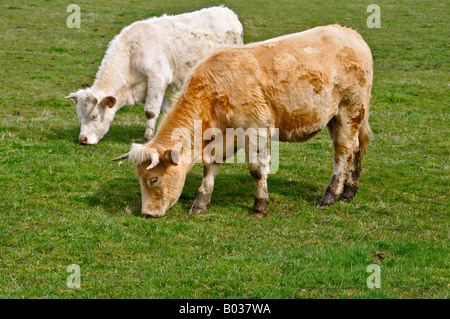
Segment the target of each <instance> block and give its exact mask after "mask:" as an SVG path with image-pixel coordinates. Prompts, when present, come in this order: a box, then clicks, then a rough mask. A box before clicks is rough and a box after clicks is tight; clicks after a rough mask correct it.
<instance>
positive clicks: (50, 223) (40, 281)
mask: <svg viewBox="0 0 450 319" xmlns="http://www.w3.org/2000/svg"><path fill="white" fill-rule="evenodd" d="M72 2H73V1H70V2H67V1H63V2H61V1H45V2H44V1H33V0H21V1H7V2H3V3H2V4H0V43H1V45H0V186H1V191H0V212H1V214H0V252H1V259H0V297H2V298H448V294H449V258H448V256H449V249H448V239H449V237H448V236H449V235H448V234H449V229H448V222H449V209H448V206H449V203H448V201H449V197H448V194H449V191H450V189H449V123H448V115H449V88H450V87H449V86H450V80H449V55H448V52H449V43H448V38H449V32H448V30H449V29H450V28H449V23H448V16H449V14H450V5H449V4H448V2H445V1H443V2H439V1H425V2H424V1H379V2H377V4H378V5H379V6H380V8H381V28H380V29H369V28H368V27H367V26H366V19H367V17H368V15H369V13H366V8H367V6H368V5H369V4H371V3H372V1H366V2H364V1H363V2H361V1H345V2H343V1H318V2H311V1H306V0H305V1H273V0H271V1H268V0H267V1H237V0H233V1H231V0H226V1H220V2H216V1H196V0H191V1H175V0H165V1H141V0H135V1H133V0H131V1H126V2H123V1H96V2H95V4H94V2H92V3H91V2H89V1H78V2H77V4H79V5H80V7H81V17H82V21H81V28H80V29H69V28H68V27H67V26H66V19H67V17H68V15H69V14H70V13H67V12H66V8H67V6H68V5H69V4H70V3H72ZM220 3H224V4H225V5H227V6H228V7H230V8H231V9H233V10H234V11H235V12H236V13H237V14H238V15H239V17H240V19H241V22H242V24H243V26H244V32H245V42H246V43H248V42H253V41H259V40H264V39H268V38H272V37H275V36H278V35H282V34H287V33H293V32H298V31H301V30H305V29H308V28H311V27H314V26H318V25H326V24H332V23H339V24H341V25H346V26H349V27H352V28H354V29H356V30H357V31H358V32H360V33H361V34H362V36H363V37H364V38H365V40H366V41H367V43H368V44H369V46H370V47H371V48H372V52H373V56H374V71H375V77H374V87H373V92H372V93H373V94H372V107H371V117H370V123H371V126H372V130H373V131H374V138H373V140H372V142H371V145H370V147H369V152H368V154H367V156H366V157H365V159H364V169H363V173H362V179H361V185H360V189H361V190H360V192H359V193H358V194H357V196H356V198H355V200H354V201H353V202H352V203H348V204H342V203H338V204H336V205H335V206H332V207H329V208H326V209H318V208H316V204H317V202H318V201H319V200H320V197H321V195H322V194H323V192H324V190H325V188H326V186H327V184H328V182H329V179H330V177H331V172H332V158H333V148H332V144H331V141H330V139H329V137H328V135H327V132H326V131H324V132H321V133H320V134H319V135H318V136H317V137H315V138H314V139H312V140H310V141H309V142H307V143H302V144H295V143H291V144H288V143H282V144H281V145H280V169H279V171H278V172H277V174H275V175H270V177H269V182H268V184H269V192H270V199H271V203H270V207H269V216H268V217H267V218H264V219H254V218H252V217H251V216H250V214H249V211H250V208H251V207H252V203H253V181H252V179H251V177H250V175H249V173H248V172H247V168H246V165H245V164H225V165H223V167H222V169H221V172H220V174H219V176H218V177H217V181H216V188H215V191H214V194H213V198H212V202H211V205H210V208H209V211H208V213H207V214H206V215H201V216H192V215H188V214H187V211H188V209H189V207H190V205H191V204H192V202H193V200H194V198H195V196H196V191H197V188H198V186H199V185H200V181H201V175H202V174H201V172H202V168H201V166H200V165H197V166H195V167H194V169H193V170H192V172H191V173H189V175H188V177H187V181H186V185H185V188H184V190H183V193H182V195H181V198H180V200H179V202H178V203H177V204H176V205H175V206H174V207H173V208H172V209H171V210H170V211H169V212H168V213H167V214H166V216H165V217H164V218H161V219H152V220H147V219H144V218H142V217H141V216H140V215H141V213H140V188H139V184H138V182H137V180H136V179H135V178H134V168H133V165H132V163H129V162H125V163H124V165H123V166H118V165H117V163H115V162H111V159H112V158H113V157H115V156H117V155H120V154H122V153H125V152H127V151H128V150H129V147H130V145H131V143H132V142H140V141H141V139H142V136H143V133H144V128H145V121H144V115H143V109H142V106H139V105H138V106H134V107H125V108H123V109H121V110H120V111H119V112H118V114H117V116H116V119H115V121H114V122H113V125H112V127H111V130H110V131H109V133H108V134H107V135H106V136H105V138H104V139H103V140H102V141H101V142H100V143H99V144H98V145H96V146H81V145H78V144H77V137H78V133H79V123H78V120H77V117H76V112H75V108H74V106H73V105H71V104H70V103H69V102H68V101H67V100H65V99H64V96H66V95H67V94H68V93H70V92H73V91H75V90H77V89H79V88H81V87H83V86H86V85H92V83H93V80H94V78H95V74H96V71H97V69H98V67H99V65H100V62H101V60H102V58H103V55H104V52H105V50H106V48H107V44H108V42H109V41H110V40H111V39H112V38H113V36H114V35H116V34H117V33H118V32H120V30H121V29H122V28H123V27H124V26H126V25H128V24H130V23H132V22H133V21H136V20H140V19H144V18H147V17H149V16H159V15H161V14H163V13H169V14H178V13H182V12H189V11H194V10H197V9H200V8H202V7H209V6H212V5H218V4H220ZM71 264H77V265H79V266H80V269H81V287H80V288H79V289H71V288H68V287H67V285H66V281H67V277H68V276H69V275H70V273H68V272H67V266H69V265H71ZM371 264H377V265H379V266H380V269H381V288H379V289H369V288H368V287H367V284H366V280H367V277H368V276H369V275H370V273H368V272H366V269H367V267H368V266H369V265H371Z"/></svg>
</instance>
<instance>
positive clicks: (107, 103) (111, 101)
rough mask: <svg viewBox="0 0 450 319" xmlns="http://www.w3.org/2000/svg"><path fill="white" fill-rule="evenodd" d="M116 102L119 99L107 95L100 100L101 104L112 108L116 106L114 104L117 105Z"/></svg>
mask: <svg viewBox="0 0 450 319" xmlns="http://www.w3.org/2000/svg"><path fill="white" fill-rule="evenodd" d="M116 102H117V99H116V98H115V97H114V96H107V97H105V98H103V100H102V101H101V102H100V105H102V106H107V107H109V108H112V107H114V105H116Z"/></svg>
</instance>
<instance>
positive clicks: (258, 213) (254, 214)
mask: <svg viewBox="0 0 450 319" xmlns="http://www.w3.org/2000/svg"><path fill="white" fill-rule="evenodd" d="M252 216H253V217H255V218H264V217H266V216H267V212H252Z"/></svg>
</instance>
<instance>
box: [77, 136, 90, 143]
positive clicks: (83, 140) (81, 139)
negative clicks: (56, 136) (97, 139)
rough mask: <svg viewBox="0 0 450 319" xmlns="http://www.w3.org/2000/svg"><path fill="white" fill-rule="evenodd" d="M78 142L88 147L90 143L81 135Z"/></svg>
mask: <svg viewBox="0 0 450 319" xmlns="http://www.w3.org/2000/svg"><path fill="white" fill-rule="evenodd" d="M78 141H79V142H80V144H84V145H86V144H87V143H88V138H87V137H86V136H84V135H81V136H80V139H79V140H78Z"/></svg>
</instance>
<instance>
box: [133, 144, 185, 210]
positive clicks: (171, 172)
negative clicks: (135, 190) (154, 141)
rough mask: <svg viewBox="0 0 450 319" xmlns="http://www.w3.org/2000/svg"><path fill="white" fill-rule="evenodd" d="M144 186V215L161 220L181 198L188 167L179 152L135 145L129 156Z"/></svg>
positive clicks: (142, 189)
mask: <svg viewBox="0 0 450 319" xmlns="http://www.w3.org/2000/svg"><path fill="white" fill-rule="evenodd" d="M128 154H129V158H130V160H132V161H133V162H134V163H135V165H136V168H135V175H136V178H137V179H138V181H139V184H140V185H141V194H142V214H143V215H144V216H145V217H161V216H164V214H165V213H166V211H167V210H168V209H169V208H170V207H172V206H173V205H174V204H175V203H176V202H177V201H178V198H179V197H180V195H181V191H182V190H183V187H184V181H185V178H186V174H187V171H186V165H187V164H185V163H183V162H181V161H180V155H179V153H178V151H176V150H157V149H156V148H152V147H151V146H150V145H148V144H147V145H142V144H132V146H131V150H130V152H129V153H128Z"/></svg>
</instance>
